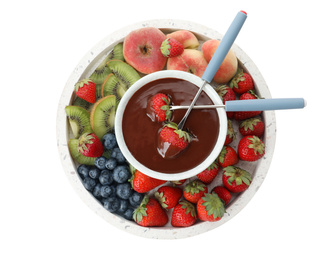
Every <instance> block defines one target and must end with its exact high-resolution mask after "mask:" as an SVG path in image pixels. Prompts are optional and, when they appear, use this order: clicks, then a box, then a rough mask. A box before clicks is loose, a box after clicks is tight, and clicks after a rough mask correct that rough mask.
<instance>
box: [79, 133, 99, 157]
mask: <svg viewBox="0 0 333 260" xmlns="http://www.w3.org/2000/svg"><path fill="white" fill-rule="evenodd" d="M78 148H79V152H80V153H81V154H83V155H84V156H87V157H100V156H102V154H103V153H104V147H103V144H102V142H101V141H100V140H99V139H98V137H97V135H95V134H94V133H84V134H83V135H81V136H80V138H79V144H78Z"/></svg>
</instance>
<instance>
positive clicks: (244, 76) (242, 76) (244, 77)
mask: <svg viewBox="0 0 333 260" xmlns="http://www.w3.org/2000/svg"><path fill="white" fill-rule="evenodd" d="M230 87H231V88H232V89H233V91H234V92H235V93H237V94H243V93H245V92H248V91H249V90H253V88H254V84H253V80H252V77H251V75H250V74H248V73H246V72H244V71H243V70H242V69H238V71H237V74H236V75H235V76H234V77H233V78H232V80H231V82H230Z"/></svg>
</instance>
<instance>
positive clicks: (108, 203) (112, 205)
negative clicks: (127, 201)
mask: <svg viewBox="0 0 333 260" xmlns="http://www.w3.org/2000/svg"><path fill="white" fill-rule="evenodd" d="M102 203H103V206H104V208H105V209H106V210H108V211H110V212H111V213H114V212H116V211H117V210H119V208H120V200H119V198H117V197H109V198H107V199H103V201H102Z"/></svg>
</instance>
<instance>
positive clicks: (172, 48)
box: [160, 38, 184, 58]
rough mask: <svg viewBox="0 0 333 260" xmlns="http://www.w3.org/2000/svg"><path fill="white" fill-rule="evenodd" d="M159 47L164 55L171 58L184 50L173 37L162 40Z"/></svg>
mask: <svg viewBox="0 0 333 260" xmlns="http://www.w3.org/2000/svg"><path fill="white" fill-rule="evenodd" d="M160 49H161V52H162V54H163V56H164V57H167V58H172V57H176V56H179V55H180V54H182V53H183V52H184V45H183V44H181V43H180V42H179V41H177V40H175V39H172V38H167V39H165V40H164V41H163V42H162V44H161V48H160Z"/></svg>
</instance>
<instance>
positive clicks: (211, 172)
mask: <svg viewBox="0 0 333 260" xmlns="http://www.w3.org/2000/svg"><path fill="white" fill-rule="evenodd" d="M218 173H219V164H218V163H216V162H213V163H212V164H211V165H210V166H209V167H208V168H207V169H206V170H204V171H202V172H200V173H199V174H197V177H198V179H199V180H200V181H202V182H203V183H205V184H210V183H212V181H213V180H214V179H215V177H216V175H217V174H218Z"/></svg>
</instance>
